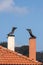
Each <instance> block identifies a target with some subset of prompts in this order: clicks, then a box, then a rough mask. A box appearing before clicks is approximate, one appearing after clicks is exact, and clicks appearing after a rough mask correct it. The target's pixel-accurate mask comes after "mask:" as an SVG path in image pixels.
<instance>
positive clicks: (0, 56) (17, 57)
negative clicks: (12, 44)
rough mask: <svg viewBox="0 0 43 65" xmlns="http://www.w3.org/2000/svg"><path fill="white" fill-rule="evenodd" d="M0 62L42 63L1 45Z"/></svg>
mask: <svg viewBox="0 0 43 65" xmlns="http://www.w3.org/2000/svg"><path fill="white" fill-rule="evenodd" d="M0 64H5V65H6V64H18V65H19V64H21V65H22V64H24V65H25V64H26V65H27V64H28V65H29V64H41V63H40V62H36V61H33V60H31V59H29V58H28V57H26V56H24V55H22V54H19V53H17V52H13V51H11V50H8V49H7V48H4V47H2V46H0Z"/></svg>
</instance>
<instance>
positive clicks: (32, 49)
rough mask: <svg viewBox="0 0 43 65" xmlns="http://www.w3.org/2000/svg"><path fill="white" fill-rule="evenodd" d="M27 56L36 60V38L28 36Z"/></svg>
mask: <svg viewBox="0 0 43 65" xmlns="http://www.w3.org/2000/svg"><path fill="white" fill-rule="evenodd" d="M29 58H30V59H32V60H34V61H36V38H29Z"/></svg>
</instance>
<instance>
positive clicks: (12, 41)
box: [8, 35, 15, 51]
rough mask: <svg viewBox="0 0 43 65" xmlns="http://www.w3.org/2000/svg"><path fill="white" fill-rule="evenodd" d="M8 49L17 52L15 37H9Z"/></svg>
mask: <svg viewBox="0 0 43 65" xmlns="http://www.w3.org/2000/svg"><path fill="white" fill-rule="evenodd" d="M8 49H9V50H12V51H14V50H15V36H14V35H9V36H8Z"/></svg>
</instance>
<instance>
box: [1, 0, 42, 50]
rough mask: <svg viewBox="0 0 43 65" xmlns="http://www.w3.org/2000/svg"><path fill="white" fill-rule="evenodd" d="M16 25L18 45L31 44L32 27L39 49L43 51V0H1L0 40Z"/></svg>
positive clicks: (4, 39) (5, 39) (4, 38)
mask: <svg viewBox="0 0 43 65" xmlns="http://www.w3.org/2000/svg"><path fill="white" fill-rule="evenodd" d="M13 26H15V27H17V28H18V29H17V30H16V31H15V37H16V46H22V45H29V43H28V40H29V37H30V36H29V34H28V32H27V31H26V28H31V29H32V32H33V34H34V35H35V36H36V37H37V38H36V48H37V51H43V0H0V42H3V41H7V38H6V37H7V34H8V33H9V32H10V31H11V29H12V27H13Z"/></svg>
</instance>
